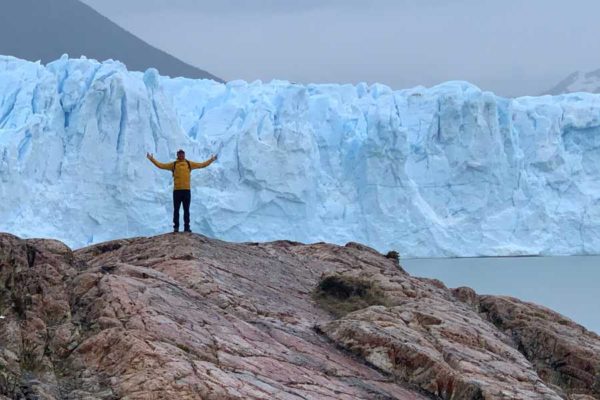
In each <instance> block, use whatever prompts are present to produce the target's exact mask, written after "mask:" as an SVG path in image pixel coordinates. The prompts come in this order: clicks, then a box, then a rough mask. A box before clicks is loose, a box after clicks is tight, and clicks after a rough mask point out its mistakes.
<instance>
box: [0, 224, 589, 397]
mask: <svg viewBox="0 0 600 400" xmlns="http://www.w3.org/2000/svg"><path fill="white" fill-rule="evenodd" d="M527 310H530V311H527ZM527 312H531V315H532V316H531V317H525V315H529V314H527ZM535 313H538V314H540V315H543V316H544V318H546V319H547V320H549V321H555V322H556V324H557V326H556V327H554V325H553V324H554V322H553V323H552V324H551V326H552V327H553V328H551V329H550V328H549V331H548V332H550V331H551V333H549V336H547V337H546V338H545V339H542V340H539V341H538V342H537V344H535V345H534V344H533V342H534V341H535V338H536V337H537V338H539V334H538V333H539V331H540V329H542V327H543V326H544V325H543V324H542V323H541V322H540V323H538V324H537V325H536V326H537V328H535V327H533V326H532V325H531V324H530V323H529V322H531V321H532V320H533V318H542V317H535V316H534V314H535ZM0 315H1V317H0V399H2V400H4V398H10V399H12V398H17V399H21V398H29V399H34V398H39V399H117V398H127V399H173V398H177V399H431V398H447V399H478V398H480V399H496V398H510V399H559V398H561V397H562V398H567V397H568V398H573V399H576V398H584V397H577V396H589V398H598V397H599V391H598V388H597V382H598V376H599V375H598V365H599V362H598V358H597V356H598V354H599V353H598V346H599V343H600V339H599V338H598V337H597V336H596V335H593V334H592V333H590V332H587V331H585V330H584V329H583V328H582V327H580V326H578V325H576V324H575V323H573V322H571V321H568V320H566V319H564V317H561V316H558V314H555V313H552V312H551V311H549V310H545V309H542V308H539V307H538V308H536V306H533V305H527V304H525V303H520V302H517V301H516V300H513V299H504V298H495V297H489V296H478V295H477V294H475V293H474V292H472V291H469V290H468V289H457V290H455V291H451V290H449V289H447V288H446V287H445V286H444V285H443V284H442V283H441V282H439V281H435V280H429V279H420V278H415V277H411V276H409V275H408V274H406V273H405V272H404V271H403V270H402V269H401V268H400V267H399V265H398V261H397V259H395V258H394V257H385V256H383V255H381V254H379V253H378V252H376V251H374V250H372V249H370V248H368V247H365V246H362V245H359V244H355V243H349V244H348V245H346V246H334V245H329V244H325V243H318V244H312V245H303V244H299V243H293V242H287V241H279V242H272V243H261V244H258V243H242V244H233V243H227V242H222V241H218V240H212V239H208V238H206V237H203V236H201V235H196V234H167V235H161V236H156V237H148V238H135V239H126V240H117V241H112V242H106V243H101V244H98V245H95V246H91V247H87V248H84V249H80V250H77V251H74V252H73V251H71V250H70V249H69V248H67V247H66V246H65V245H63V244H61V243H59V242H56V241H52V240H22V239H19V238H17V237H15V236H12V235H8V234H0ZM565 321H566V322H565ZM559 327H560V328H561V329H558V328H559ZM555 328H556V329H555ZM552 335H554V336H552ZM552 338H553V339H552ZM577 338H579V339H577ZM566 344H569V345H570V346H573V347H572V348H567V347H565V346H566ZM566 352H568V353H569V354H570V355H569V354H566ZM586 362H588V364H585V363H586ZM584 370H585V371H586V373H587V374H588V375H585V376H584V375H582V374H581V373H580V372H577V373H575V372H574V371H584ZM573 376H578V377H579V378H577V379H573V378H568V377H573ZM582 377H583V378H582ZM590 377H591V378H590ZM588 378H590V379H592V380H591V381H590V379H588ZM594 380H595V381H594ZM589 382H592V385H591V386H590V384H589ZM594 385H596V386H594ZM3 396H4V397H3Z"/></svg>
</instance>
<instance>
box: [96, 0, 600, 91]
mask: <svg viewBox="0 0 600 400" xmlns="http://www.w3.org/2000/svg"><path fill="white" fill-rule="evenodd" d="M85 2H86V3H88V4H90V5H92V6H93V7H95V8H96V9H97V10H98V11H100V12H102V13H103V14H105V15H107V16H108V17H109V18H111V19H113V20H115V21H116V22H118V23H119V24H121V25H122V26H124V27H125V28H126V29H128V30H130V31H132V32H133V33H135V34H137V35H138V36H140V37H142V38H143V39H145V40H147V41H148V42H150V43H151V44H154V45H156V46H158V47H160V48H162V49H164V50H166V51H168V52H170V53H172V54H174V55H176V56H178V57H180V58H181V59H183V60H184V61H187V62H190V63H192V64H194V65H197V66H199V67H201V68H203V69H207V70H209V71H210V72H212V73H214V74H216V75H218V76H221V77H223V78H225V79H237V78H240V79H245V80H250V81H251V80H254V79H262V80H266V81H268V80H271V79H274V78H277V79H288V80H292V81H297V82H350V83H356V82H360V81H366V82H369V83H372V82H381V83H384V84H387V85H389V86H391V87H393V88H396V89H399V88H403V87H411V86H415V85H418V84H423V85H426V86H430V85H434V84H436V83H439V82H442V81H445V80H452V79H462V80H469V81H471V82H473V83H475V84H477V85H478V86H480V87H482V88H483V89H487V90H493V91H495V92H497V93H499V94H501V95H507V96H513V95H525V94H538V93H539V92H541V91H543V90H545V89H548V88H549V87H551V86H553V85H554V84H555V83H556V82H557V81H558V80H560V79H562V78H563V77H565V76H566V75H567V74H569V73H570V72H573V71H575V70H591V69H596V68H600V41H598V40H596V38H598V37H600V24H598V23H597V18H596V16H597V15H598V14H599V12H600V2H597V1H596V0H572V1H570V2H568V3H567V2H564V1H561V0H529V1H520V0H507V1H503V2H497V1H487V0H478V1H476V0H462V1H453V2H442V1H434V0H419V1H418V0H414V1H412V0H378V1H359V0H346V1H342V0H322V1H318V0H304V1H285V0H280V1H276V0H221V1H219V2H213V1H205V0H200V1H192V0H169V1H166V0H165V1H159V0H143V1H142V0H128V1H125V0H85Z"/></svg>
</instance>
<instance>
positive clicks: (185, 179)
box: [146, 149, 217, 232]
mask: <svg viewBox="0 0 600 400" xmlns="http://www.w3.org/2000/svg"><path fill="white" fill-rule="evenodd" d="M146 157H147V158H148V160H150V161H152V163H153V164H154V165H156V166H157V167H158V168H160V169H168V170H170V171H171V172H172V173H173V232H179V207H180V206H181V203H183V228H184V229H183V231H184V232H191V231H192V230H191V229H190V201H191V199H192V195H191V191H190V175H191V172H192V170H193V169H197V168H204V167H208V166H209V165H210V164H212V163H213V161H215V160H216V159H217V156H216V155H214V154H213V155H212V156H210V158H209V159H208V160H206V161H204V162H194V161H189V160H186V159H185V151H183V150H181V149H180V150H178V151H177V160H175V161H173V162H170V163H161V162H158V161H156V160H155V159H154V156H153V155H152V154H151V153H147V154H146Z"/></svg>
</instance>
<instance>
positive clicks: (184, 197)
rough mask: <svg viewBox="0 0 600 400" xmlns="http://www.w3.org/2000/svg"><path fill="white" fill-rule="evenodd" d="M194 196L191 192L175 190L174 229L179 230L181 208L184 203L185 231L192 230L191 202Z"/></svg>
mask: <svg viewBox="0 0 600 400" xmlns="http://www.w3.org/2000/svg"><path fill="white" fill-rule="evenodd" d="M191 199H192V194H191V192H190V191H189V190H173V229H179V206H181V203H183V226H184V230H189V229H190V200H191Z"/></svg>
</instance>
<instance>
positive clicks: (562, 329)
mask: <svg viewBox="0 0 600 400" xmlns="http://www.w3.org/2000/svg"><path fill="white" fill-rule="evenodd" d="M454 293H455V294H456V296H457V297H458V298H461V299H465V297H467V298H468V299H469V300H467V302H468V303H469V304H471V306H472V307H474V308H475V309H476V310H477V311H479V312H480V313H481V315H483V316H484V317H485V318H486V319H487V320H488V321H490V322H492V323H493V324H494V325H495V326H496V327H497V328H498V329H500V330H501V331H502V332H504V333H505V334H507V335H508V336H509V337H511V338H512V339H513V341H514V343H515V344H516V346H517V348H518V349H519V350H520V351H521V352H522V353H523V354H524V355H525V356H526V357H527V359H529V360H530V361H531V363H532V364H533V366H534V367H535V369H536V371H537V373H538V375H539V376H540V377H541V378H542V379H544V381H546V382H548V383H549V384H552V385H555V386H558V387H561V388H563V389H565V391H566V392H567V393H571V394H579V395H580V396H583V395H588V396H595V397H596V398H598V397H600V396H599V394H600V340H599V339H600V337H598V335H596V334H595V333H593V332H589V331H587V330H586V329H585V328H583V327H582V326H580V325H578V324H576V323H574V322H573V321H571V320H569V319H567V318H565V317H563V316H562V315H560V314H558V313H556V312H554V311H552V310H549V309H547V308H545V307H542V306H539V305H537V304H531V303H526V302H523V301H520V300H518V299H515V298H511V297H501V296H477V295H476V294H475V292H473V290H472V289H469V288H458V289H455V290H454ZM465 293H470V294H469V295H467V296H465ZM579 398H583V397H579Z"/></svg>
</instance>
